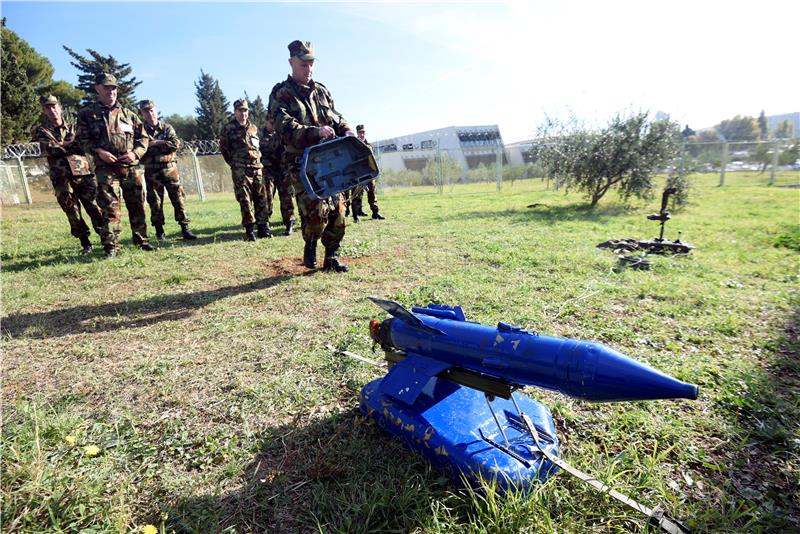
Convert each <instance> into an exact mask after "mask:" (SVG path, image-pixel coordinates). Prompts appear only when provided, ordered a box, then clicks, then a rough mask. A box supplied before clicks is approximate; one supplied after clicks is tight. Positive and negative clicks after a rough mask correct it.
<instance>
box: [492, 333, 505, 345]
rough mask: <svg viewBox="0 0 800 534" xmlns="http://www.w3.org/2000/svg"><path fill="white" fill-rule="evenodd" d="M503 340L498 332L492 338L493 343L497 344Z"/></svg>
mask: <svg viewBox="0 0 800 534" xmlns="http://www.w3.org/2000/svg"><path fill="white" fill-rule="evenodd" d="M503 341H504V339H503V336H501V335H500V334H497V337H495V338H494V344H495V345H499V344H500V343H502V342H503Z"/></svg>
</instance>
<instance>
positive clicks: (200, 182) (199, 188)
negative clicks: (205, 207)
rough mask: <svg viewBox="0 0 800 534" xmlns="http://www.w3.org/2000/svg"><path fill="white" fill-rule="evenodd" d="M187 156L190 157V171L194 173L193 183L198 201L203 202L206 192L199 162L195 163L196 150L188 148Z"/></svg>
mask: <svg viewBox="0 0 800 534" xmlns="http://www.w3.org/2000/svg"><path fill="white" fill-rule="evenodd" d="M188 148H189V154H191V155H192V170H193V171H194V181H195V184H197V194H198V195H200V201H201V202H203V201H205V199H206V191H205V189H204V188H203V176H202V175H201V174H200V162H199V161H197V153H196V151H197V149H196V148H194V147H188Z"/></svg>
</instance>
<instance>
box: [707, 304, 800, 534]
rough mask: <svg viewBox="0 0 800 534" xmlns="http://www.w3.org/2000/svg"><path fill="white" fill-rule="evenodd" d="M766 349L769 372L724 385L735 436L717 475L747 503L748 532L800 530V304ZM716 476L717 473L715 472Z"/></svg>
mask: <svg viewBox="0 0 800 534" xmlns="http://www.w3.org/2000/svg"><path fill="white" fill-rule="evenodd" d="M764 349H765V350H764V351H765V352H767V353H768V354H770V355H771V357H772V358H771V360H770V361H767V362H766V364H765V365H764V366H763V372H761V373H760V374H759V373H752V372H750V373H743V374H738V375H736V374H734V375H733V376H730V377H728V378H727V380H726V382H723V383H722V384H720V385H719V386H718V387H720V388H721V390H722V391H721V392H720V395H719V400H718V408H719V409H721V410H723V412H724V413H725V414H726V417H727V418H728V419H729V420H730V422H731V427H732V429H733V432H732V434H733V435H734V436H736V438H737V440H729V443H730V445H729V447H727V448H726V449H725V450H724V451H723V455H724V456H725V457H724V458H722V459H721V461H720V464H722V465H724V466H726V467H727V471H725V472H722V473H717V474H716V477H717V478H718V479H719V480H718V482H719V484H720V486H721V487H724V489H725V491H726V493H728V494H730V495H731V496H732V497H733V498H735V499H736V500H738V501H739V502H740V503H742V509H744V510H746V512H745V513H743V514H742V517H741V523H740V524H738V525H737V527H739V528H742V529H746V530H747V531H764V532H790V531H791V532H800V497H798V496H799V495H800V479H798V476H797V469H798V467H800V461H798V458H800V440H798V434H797V429H798V425H799V424H800V307H796V308H795V310H794V312H793V313H792V314H791V315H790V316H789V318H788V320H787V323H786V325H785V326H784V327H783V329H782V331H780V332H779V334H778V335H777V336H776V338H775V339H774V340H773V341H772V342H770V343H769V344H768V345H767V346H766V347H764ZM710 476H711V477H712V478H714V474H711V475H710Z"/></svg>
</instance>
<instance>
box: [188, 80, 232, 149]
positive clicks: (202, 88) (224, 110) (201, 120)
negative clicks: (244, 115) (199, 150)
mask: <svg viewBox="0 0 800 534" xmlns="http://www.w3.org/2000/svg"><path fill="white" fill-rule="evenodd" d="M194 88H195V95H196V96H197V104H198V105H197V107H196V108H195V112H197V126H198V130H199V133H200V137H201V138H202V139H217V138H218V137H219V134H220V132H221V131H222V127H223V126H225V123H226V122H228V120H229V119H228V100H227V99H226V98H225V95H224V94H223V93H222V89H221V88H220V86H219V81H217V80H215V79H214V77H213V76H211V75H210V74H208V73H206V72H203V70H202V69H201V70H200V78H198V80H197V82H195V84H194Z"/></svg>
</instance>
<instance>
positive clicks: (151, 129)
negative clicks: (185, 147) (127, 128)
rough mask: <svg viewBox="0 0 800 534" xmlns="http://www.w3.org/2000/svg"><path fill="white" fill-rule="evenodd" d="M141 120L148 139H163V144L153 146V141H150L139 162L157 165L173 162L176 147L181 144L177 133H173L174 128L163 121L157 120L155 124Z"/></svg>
mask: <svg viewBox="0 0 800 534" xmlns="http://www.w3.org/2000/svg"><path fill="white" fill-rule="evenodd" d="M142 122H143V124H144V131H145V133H146V134H147V136H148V137H149V138H150V140H151V141H164V144H163V145H158V146H154V145H153V143H150V146H148V147H147V153H146V154H145V155H144V156H142V160H141V162H142V163H143V164H145V165H159V166H160V165H163V164H169V163H172V162H174V161H175V160H176V159H177V152H178V148H180V146H181V141H180V139H178V134H176V133H175V128H173V127H172V125H171V124H167V123H166V122H163V121H158V124H156V125H155V126H150V125H149V124H147V122H144V121H142Z"/></svg>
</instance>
